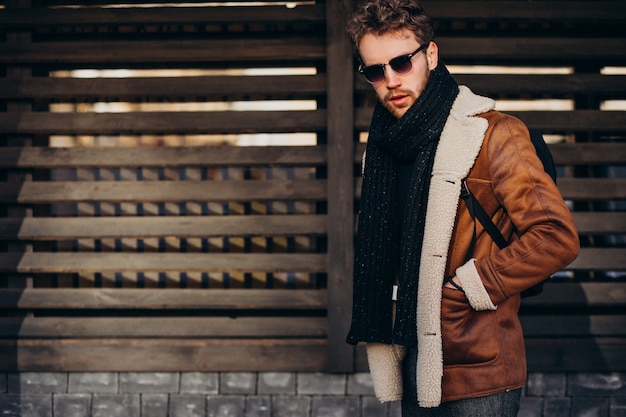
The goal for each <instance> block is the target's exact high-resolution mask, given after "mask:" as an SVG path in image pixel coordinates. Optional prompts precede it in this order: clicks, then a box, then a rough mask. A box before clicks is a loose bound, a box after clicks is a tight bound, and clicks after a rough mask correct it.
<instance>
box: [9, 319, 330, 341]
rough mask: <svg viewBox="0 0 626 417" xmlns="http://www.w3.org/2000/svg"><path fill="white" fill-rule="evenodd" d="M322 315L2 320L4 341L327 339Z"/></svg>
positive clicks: (325, 324)
mask: <svg viewBox="0 0 626 417" xmlns="http://www.w3.org/2000/svg"><path fill="white" fill-rule="evenodd" d="M326 328H327V322H326V318H324V317H79V318H76V317H36V318H33V317H8V318H7V317H2V318H0V339H12V338H19V339H20V340H25V339H89V338H100V339H102V338H133V339H141V338H163V339H167V338H190V339H200V338H202V339H204V338H260V339H263V338H271V339H274V338H295V337H298V338H324V337H326Z"/></svg>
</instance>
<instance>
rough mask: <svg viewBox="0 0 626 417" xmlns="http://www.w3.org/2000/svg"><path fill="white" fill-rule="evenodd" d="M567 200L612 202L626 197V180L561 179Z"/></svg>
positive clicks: (563, 192) (559, 182)
mask: <svg viewBox="0 0 626 417" xmlns="http://www.w3.org/2000/svg"><path fill="white" fill-rule="evenodd" d="M557 184H558V186H559V191H561V194H562V195H563V198H565V199H566V200H612V199H623V198H624V197H625V196H626V178H559V179H558V180H557Z"/></svg>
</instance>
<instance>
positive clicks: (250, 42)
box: [0, 36, 617, 68]
mask: <svg viewBox="0 0 626 417" xmlns="http://www.w3.org/2000/svg"><path fill="white" fill-rule="evenodd" d="M606 41H608V42H609V44H617V42H616V41H615V40H608V39H607V40H606ZM602 42H604V40H603V41H602ZM615 46H617V45H615ZM581 47H584V45H581ZM600 49H603V48H600ZM325 58H326V48H325V43H324V38H323V37H313V36H309V37H297V36H283V37H280V38H279V37H275V38H268V37H267V36H263V37H260V38H252V37H246V38H244V39H211V40H206V39H205V40H169V39H168V40H145V41H124V42H119V41H100V42H96V41H84V42H78V41H67V42H36V43H35V42H33V43H30V42H21V43H9V42H7V43H0V63H3V64H43V63H59V62H63V63H64V64H71V63H89V64H106V65H107V66H108V68H110V67H111V66H114V64H115V63H138V64H145V63H147V62H152V63H167V64H170V65H171V64H174V63H181V62H193V63H198V62H202V63H207V62H208V63H215V62H221V63H225V62H226V63H229V64H230V63H238V64H240V65H241V64H244V63H245V64H250V63H255V64H258V63H259V62H261V61H267V62H271V61H285V60H289V61H293V62H294V63H302V62H307V61H309V62H310V61H318V60H324V59H325Z"/></svg>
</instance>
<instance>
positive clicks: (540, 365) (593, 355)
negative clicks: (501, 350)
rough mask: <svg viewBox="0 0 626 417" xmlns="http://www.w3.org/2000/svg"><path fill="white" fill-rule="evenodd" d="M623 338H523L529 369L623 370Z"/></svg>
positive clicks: (625, 363) (625, 367) (625, 343)
mask: <svg viewBox="0 0 626 417" xmlns="http://www.w3.org/2000/svg"><path fill="white" fill-rule="evenodd" d="M624 351H626V338H612V337H611V338H608V337H607V338H591V337H584V338H553V337H550V338H548V337H546V338H541V339H539V338H526V352H527V356H528V370H529V371H530V372H537V371H540V372H563V371H567V372H620V371H625V370H626V355H624Z"/></svg>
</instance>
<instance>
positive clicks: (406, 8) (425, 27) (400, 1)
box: [346, 0, 435, 48]
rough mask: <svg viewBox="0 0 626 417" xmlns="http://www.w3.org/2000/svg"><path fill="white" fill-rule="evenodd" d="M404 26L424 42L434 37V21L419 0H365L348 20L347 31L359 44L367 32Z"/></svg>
mask: <svg viewBox="0 0 626 417" xmlns="http://www.w3.org/2000/svg"><path fill="white" fill-rule="evenodd" d="M403 29H408V30H409V31H410V32H412V33H413V34H414V35H415V36H416V37H417V40H418V41H419V43H420V44H422V43H424V42H428V41H431V40H433V39H434V37H435V31H434V29H433V23H432V21H431V19H430V18H429V17H428V16H427V15H426V13H425V12H424V9H423V8H422V6H421V5H420V3H419V0H365V1H361V2H360V3H359V4H358V5H357V6H356V8H355V9H354V12H353V13H352V16H351V17H350V18H349V20H348V24H347V28H346V31H347V32H348V35H349V36H350V38H351V39H352V42H353V43H354V46H355V47H357V48H358V46H359V43H360V42H361V39H363V36H365V34H367V33H372V34H374V35H377V36H380V35H382V34H385V33H388V32H395V31H401V30H403Z"/></svg>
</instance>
